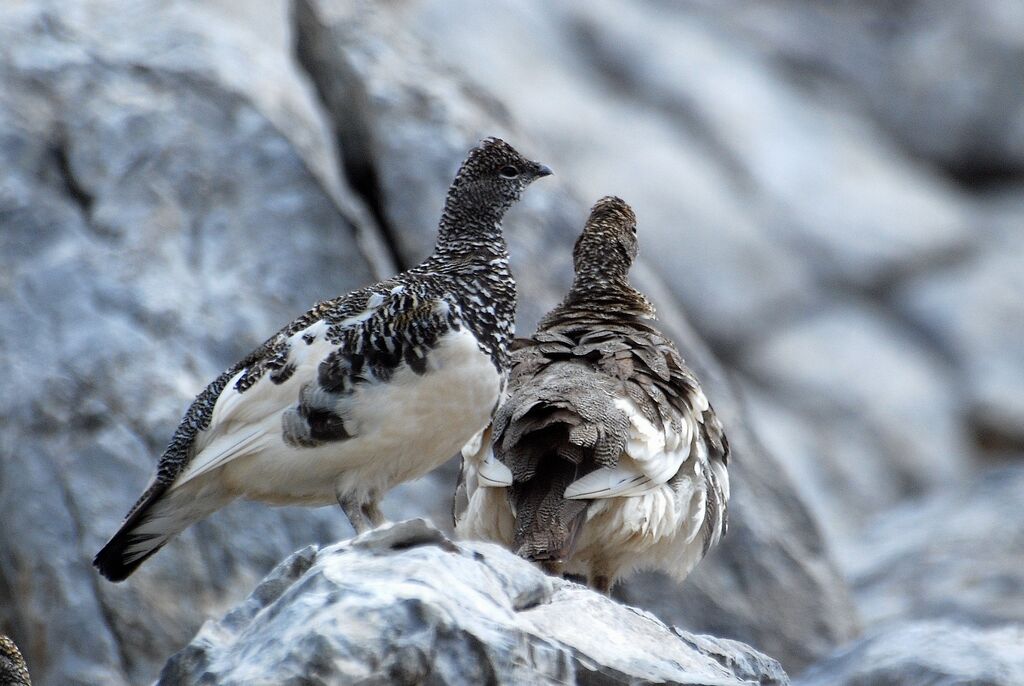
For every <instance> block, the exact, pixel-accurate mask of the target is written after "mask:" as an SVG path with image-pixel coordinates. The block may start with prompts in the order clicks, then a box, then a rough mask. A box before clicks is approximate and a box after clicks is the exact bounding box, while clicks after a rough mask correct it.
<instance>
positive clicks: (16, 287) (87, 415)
mask: <svg viewBox="0 0 1024 686" xmlns="http://www.w3.org/2000/svg"><path fill="white" fill-rule="evenodd" d="M161 5H162V3H136V4H134V5H133V7H132V9H131V10H130V11H116V12H115V11H111V8H112V5H111V6H110V7H107V8H106V9H104V8H103V7H100V6H98V5H96V4H95V3H86V4H83V5H78V4H74V3H59V4H54V5H53V7H52V8H50V9H46V8H45V7H44V6H43V5H42V4H38V5H35V4H32V5H30V4H27V3H17V4H14V5H10V4H7V5H4V7H3V8H0V15H2V19H0V33H2V36H0V45H2V46H3V48H2V50H3V52H4V57H3V59H0V71H2V74H3V77H2V81H3V84H4V86H3V88H0V217H2V225H3V228H2V230H0V241H2V243H3V249H2V250H0V262H2V265H0V273H2V274H3V276H2V277H0V302H2V305H0V331H2V332H3V333H2V334H0V338H2V340H3V344H2V345H0V359H2V364H3V366H4V369H5V370H6V373H5V381H4V390H3V392H2V393H0V414H2V415H3V417H4V428H3V436H2V442H0V521H3V522H4V523H5V525H4V527H3V533H2V534H0V536H2V542H0V577H2V579H3V581H2V583H0V588H2V589H3V590H2V592H0V593H2V597H3V601H2V602H0V608H2V609H0V615H2V624H3V626H4V627H5V628H8V629H9V631H10V633H11V634H12V636H13V638H15V640H16V641H17V642H18V643H19V645H22V646H24V647H25V654H26V659H27V661H28V662H29V663H30V664H31V665H32V667H33V673H34V677H35V681H36V682H37V683H39V684H44V685H45V684H71V683H105V684H125V683H143V682H145V681H147V680H148V679H151V678H152V677H153V676H154V675H155V673H156V670H157V669H158V666H159V665H160V664H162V663H163V661H164V660H165V659H166V657H167V655H168V654H170V653H171V652H173V651H174V650H176V649H177V648H178V647H180V646H181V644H182V642H183V641H184V640H185V638H186V637H187V636H188V635H190V634H191V633H192V632H193V631H194V630H195V628H196V627H197V626H198V625H199V623H200V622H201V621H202V619H203V617H204V615H205V614H206V613H207V612H209V611H211V610H212V609H216V608H219V607H222V606H223V603H226V602H229V601H234V600H237V598H238V597H240V596H241V595H242V594H243V593H244V592H245V589H246V588H247V587H249V586H250V585H251V584H253V583H254V582H255V581H257V580H258V579H259V578H261V577H262V576H263V574H264V573H265V572H266V570H267V569H269V568H270V567H271V566H272V565H274V564H275V563H276V562H277V561H279V560H280V559H281V557H282V556H283V555H285V554H287V553H288V552H290V551H292V550H294V549H295V547H296V546H298V545H302V544H305V543H309V542H312V541H327V540H337V538H338V537H339V536H341V535H344V534H345V533H346V531H347V525H343V524H342V521H343V519H342V517H340V516H339V513H337V512H334V511H333V510H323V511H305V510H274V509H270V508H266V507H260V506H247V505H238V506H235V507H232V508H229V509H228V510H227V511H225V512H224V513H222V515H219V516H218V517H215V518H213V519H211V520H210V521H208V522H205V523H203V524H201V525H199V526H198V527H195V528H194V529H193V530H191V531H190V532H188V533H186V534H185V535H184V536H182V537H181V538H180V539H178V540H177V541H176V542H174V543H173V544H172V545H171V546H169V547H168V549H167V550H166V551H165V552H164V553H162V554H161V555H159V556H157V557H156V558H154V560H153V561H152V562H151V563H150V564H148V565H147V566H146V567H145V568H144V569H143V570H142V571H141V572H140V574H139V575H138V576H137V577H135V578H133V579H132V581H130V582H129V583H127V584H124V585H120V586H113V585H109V584H105V583H101V582H100V579H99V578H98V577H97V576H96V574H95V572H94V570H93V569H92V567H91V565H90V559H91V557H92V555H93V554H94V553H95V551H96V550H98V548H99V546H100V545H101V544H102V542H103V541H104V540H105V537H106V536H108V535H110V533H111V532H113V531H114V530H115V529H116V527H117V524H118V522H119V520H120V518H121V517H122V516H123V515H124V513H125V512H126V511H127V508H128V507H129V506H130V505H131V503H132V502H133V500H134V498H135V497H136V496H137V495H138V493H139V492H140V491H141V489H142V488H143V487H144V485H145V483H146V481H147V480H148V478H149V476H150V470H151V468H152V460H153V459H154V458H155V456H156V455H157V454H158V453H159V451H160V449H161V448H162V446H163V442H164V441H165V440H166V439H167V437H168V436H169V435H170V433H171V430H172V429H173V426H174V425H175V424H176V422H177V419H178V418H179V416H180V413H181V412H182V411H183V409H184V408H185V407H186V405H187V401H188V400H189V399H190V397H191V396H192V395H193V394H194V393H195V392H196V391H197V390H198V389H199V388H201V387H202V385H203V384H205V382H206V381H208V380H209V378H211V377H212V376H214V375H215V374H216V373H217V372H218V371H220V370H221V369H222V368H223V367H225V366H227V365H228V364H229V363H231V362H232V361H233V360H235V359H236V358H237V356H239V355H241V354H244V353H245V352H247V350H248V349H249V348H251V347H252V346H254V345H256V344H258V343H259V342H260V341H261V340H262V338H263V337H264V336H266V335H267V334H268V333H269V332H271V331H273V330H275V329H276V328H278V327H279V326H280V325H281V324H282V323H284V322H286V321H288V320H289V319H290V318H292V317H293V316H294V315H295V314H297V313H299V312H301V311H302V310H303V309H305V308H306V307H307V306H308V305H309V304H311V303H312V302H314V301H315V300H317V299H319V298H323V297H327V296H331V295H334V294H335V293H337V292H339V291H345V290H347V289H350V288H352V287H355V286H358V285H360V284H361V283H363V282H365V281H367V280H369V279H370V278H371V270H370V267H369V265H370V262H369V260H368V259H366V258H364V256H363V255H362V254H361V253H360V251H359V250H358V248H357V247H356V246H357V242H356V240H355V236H356V235H357V233H358V231H359V230H361V229H358V228H357V222H358V221H359V220H358V218H357V217H356V215H354V214H349V212H348V211H347V210H346V209H345V207H344V205H342V204H340V200H338V199H339V198H341V197H342V195H343V194H344V190H343V189H342V188H341V187H340V186H339V185H334V186H333V187H332V186H331V185H330V181H329V179H328V176H329V175H328V174H327V172H326V170H329V169H330V168H331V166H332V165H333V162H331V161H330V155H329V152H328V151H330V150H331V146H330V145H329V143H328V142H327V139H326V138H325V135H324V131H325V130H326V128H325V126H324V124H323V121H322V120H321V119H319V116H320V115H319V114H317V110H316V109H315V107H314V106H313V104H312V103H313V100H312V98H311V92H310V89H309V88H308V86H306V85H304V84H303V82H302V81H301V79H299V78H297V76H296V73H297V72H296V71H295V70H294V68H293V67H292V66H291V57H290V54H289V53H288V52H287V51H286V49H285V48H286V46H285V45H282V46H281V49H280V50H278V51H276V52H274V51H273V50H271V49H270V47H271V46H269V45H268V44H267V43H266V42H265V41H264V39H263V38H261V37H257V35H256V34H255V33H252V32H250V31H249V30H248V29H247V27H246V26H245V25H244V24H243V23H233V24H232V26H233V28H232V29H231V30H227V31H224V30H220V29H219V28H218V27H219V26H220V25H222V24H226V23H227V19H226V18H225V17H224V16H223V15H218V14H216V11H215V9H213V8H211V9H209V12H211V13H213V14H207V10H204V9H200V8H198V6H193V5H191V3H189V4H188V5H186V4H184V3H176V4H171V5H166V6H163V7H161ZM284 7H285V4H284V3H277V4H276V5H274V4H271V3H267V9H269V10H271V11H275V12H276V14H277V15H279V17H280V18H283V17H284ZM279 20H280V19H279ZM284 43H287V41H284ZM231 60H234V61H231ZM240 62H241V63H245V64H249V65H251V69H252V71H253V72H254V74H252V75H243V74H238V73H237V72H238V69H237V66H236V65H237V64H238V63H240ZM225 72H230V73H231V74H234V76H233V77H232V79H228V77H227V76H225V75H224V73H225ZM256 74H258V75H259V77H257V76H256ZM268 100H270V101H273V103H274V107H277V108H283V109H284V110H287V112H288V113H289V116H287V117H280V116H279V114H280V112H275V110H274V107H272V106H270V105H268V104H267V102H266V101H268ZM302 140H306V141H308V142H309V145H308V146H307V147H308V148H309V151H308V152H309V155H308V156H307V155H306V154H305V153H301V152H300V150H301V146H300V145H299V143H297V142H296V141H302ZM317 168H320V169H322V170H325V171H324V173H323V174H316V173H314V170H316V169H317ZM336 175H337V173H336V171H335V176H336ZM318 176H320V177H321V178H318ZM353 202H354V201H353ZM283 246H287V249H282V247H283Z"/></svg>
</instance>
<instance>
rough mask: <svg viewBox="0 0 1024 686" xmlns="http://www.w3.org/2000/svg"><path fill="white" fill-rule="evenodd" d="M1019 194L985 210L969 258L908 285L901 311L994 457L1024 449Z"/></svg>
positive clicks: (1022, 206) (1014, 190)
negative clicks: (952, 373)
mask: <svg viewBox="0 0 1024 686" xmlns="http://www.w3.org/2000/svg"><path fill="white" fill-rule="evenodd" d="M1022 197H1024V194H1022V192H1021V187H1020V186H1019V185H1018V186H1014V187H1010V188H1008V189H1006V190H1005V192H1004V193H1001V194H998V195H997V196H996V197H994V198H991V199H989V200H987V201H986V202H985V203H983V205H982V206H983V208H984V209H985V212H984V213H983V214H982V220H981V221H980V222H979V224H980V225H981V226H982V227H983V228H986V229H987V230H988V234H987V235H986V237H987V238H988V240H987V241H986V244H985V246H984V248H983V249H980V250H978V251H976V253H975V254H973V255H972V256H971V257H970V259H967V260H964V261H962V262H960V263H958V264H955V265H951V266H949V267H948V268H946V269H942V270H936V271H934V272H931V273H929V274H926V275H922V276H920V277H919V278H916V279H913V280H911V281H908V282H907V283H906V284H904V285H903V287H902V288H901V289H900V290H899V292H898V293H897V295H896V301H897V303H898V306H899V308H900V310H901V312H903V313H904V314H905V316H906V317H908V318H909V319H910V320H911V321H913V322H914V323H915V324H916V326H918V327H919V328H920V330H921V331H923V332H925V333H926V334H927V335H928V336H929V337H930V338H931V339H932V340H934V341H935V342H936V345H937V347H938V348H939V349H940V350H941V351H942V353H943V354H944V355H946V356H947V357H948V358H949V360H950V361H951V362H952V364H953V367H954V369H955V370H956V371H957V372H958V374H959V388H960V393H962V394H963V396H964V399H965V409H966V414H967V421H968V424H969V426H970V427H971V428H972V429H973V432H974V434H975V435H976V437H977V439H978V440H979V442H980V443H981V444H982V445H983V446H986V447H989V448H991V449H994V450H1004V449H1010V450H1014V449H1016V450H1020V449H1022V448H1024V345H1022V344H1021V341H1022V340H1024V269H1022V268H1021V265H1024V233H1022V232H1021V227H1022V226H1024V202H1022V201H1021V198H1022Z"/></svg>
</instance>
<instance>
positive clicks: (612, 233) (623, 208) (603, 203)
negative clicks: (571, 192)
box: [572, 195, 640, 278]
mask: <svg viewBox="0 0 1024 686" xmlns="http://www.w3.org/2000/svg"><path fill="white" fill-rule="evenodd" d="M639 250H640V248H639V244H638V243H637V239H636V215H635V214H633V208H631V207H630V206H629V205H628V204H626V202H625V201H624V200H622V199H621V198H616V197H615V196H613V195H609V196H606V197H604V198H601V199H600V200H598V201H597V202H596V203H594V206H593V207H592V208H591V209H590V217H588V218H587V224H586V226H585V227H584V228H583V233H582V234H580V237H579V238H578V239H576V246H575V247H574V248H573V251H572V257H573V267H574V268H575V270H576V273H577V274H582V273H589V274H591V275H594V276H597V275H600V276H605V277H613V278H615V277H618V278H625V277H626V275H627V274H628V273H629V268H630V267H632V266H633V260H635V259H636V256H637V253H638V252H639Z"/></svg>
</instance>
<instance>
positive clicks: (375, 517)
mask: <svg viewBox="0 0 1024 686" xmlns="http://www.w3.org/2000/svg"><path fill="white" fill-rule="evenodd" d="M378 498H379V496H378V495H377V494H376V493H371V494H370V499H369V500H367V501H366V502H364V503H363V505H362V510H363V515H365V517H366V518H367V519H368V520H370V524H371V526H372V527H373V528H375V529H376V528H377V527H378V526H380V525H381V524H383V523H385V522H386V521H387V519H385V518H384V513H383V512H381V511H380V506H378V505H377V499H378Z"/></svg>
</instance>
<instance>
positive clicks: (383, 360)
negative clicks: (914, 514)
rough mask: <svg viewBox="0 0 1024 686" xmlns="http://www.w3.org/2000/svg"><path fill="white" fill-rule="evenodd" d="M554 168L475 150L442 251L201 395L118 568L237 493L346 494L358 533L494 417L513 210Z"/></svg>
mask: <svg viewBox="0 0 1024 686" xmlns="http://www.w3.org/2000/svg"><path fill="white" fill-rule="evenodd" d="M550 173H551V170H550V169H548V168H547V167H546V166H544V165H542V164H539V163H537V162H533V161H530V160H528V159H526V158H524V157H523V156H522V155H520V154H519V153H518V152H516V151H515V150H514V149H513V148H512V147H511V146H510V145H508V144H507V143H505V142H504V141H502V140H499V139H497V138H489V139H486V140H484V141H483V142H482V143H481V144H480V145H479V146H478V147H476V148H474V149H473V150H472V151H470V153H469V156H468V157H467V158H466V160H465V162H464V163H463V164H462V167H461V168H460V169H459V172H458V174H457V175H456V177H455V180H454V181H453V182H452V185H451V188H450V189H449V191H448V196H447V198H446V200H445V205H444V211H443V213H442V215H441V222H440V228H439V230H438V238H437V245H436V247H435V249H434V252H433V253H432V254H431V255H430V257H428V258H427V259H426V260H425V261H424V262H423V263H421V264H420V265H419V266H417V267H414V268H413V269H410V270H409V271H406V272H404V273H402V274H400V275H398V276H396V277H394V278H391V279H388V280H386V281H382V282H380V283H378V284H376V285H373V286H370V287H368V288H363V289H361V290H358V291H355V292H353V293H350V294H348V295H345V296H342V297H340V298H336V299H334V300H328V301H325V302H321V303H319V304H318V305H316V306H315V307H313V309H311V310H310V311H309V312H307V313H306V314H304V315H302V316H301V317H299V318H298V319H296V320H295V321H294V322H292V323H291V324H289V325H288V326H286V327H285V328H283V329H282V330H281V331H279V332H278V333H277V334H275V335H274V336H273V337H272V338H270V339H269V340H268V341H266V342H265V343H264V344H263V345H262V346H260V347H259V348H257V349H256V350H255V351H254V352H253V353H252V354H250V355H249V356H248V357H246V358H245V359H244V360H242V361H240V362H239V363H238V364H236V365H235V366H233V367H231V368H230V369H228V370H227V371H225V372H224V373H223V374H221V375H220V376H219V377H218V378H217V379H216V380H214V381H213V382H212V383H211V384H210V385H209V386H207V388H206V390H204V391H203V392H202V393H201V394H200V395H199V397H197V398H196V400H195V401H194V402H193V403H192V405H191V407H189V409H188V412H187V413H186V414H185V417H184V419H182V421H181V424H180V425H179V426H178V429H177V431H176V432H175V434H174V436H173V438H172V439H171V442H170V445H169V446H168V447H167V449H166V451H165V452H164V454H163V456H162V457H161V458H160V462H159V465H158V468H157V473H156V476H155V477H154V478H153V480H152V481H151V483H150V485H149V487H148V488H147V489H146V491H145V492H144V493H143V495H142V497H141V498H140V499H139V500H138V502H137V503H136V504H135V506H134V507H133V508H132V509H131V511H130V512H129V514H128V516H127V518H126V519H125V522H124V524H123V525H122V527H121V529H120V530H119V531H118V532H117V533H116V534H115V535H114V536H113V538H111V539H110V541H109V542H108V543H107V545H106V546H104V548H103V549H102V550H101V551H100V552H99V553H98V554H97V555H96V559H95V560H94V564H95V565H96V567H97V568H98V569H99V570H100V572H101V573H102V574H103V575H104V576H106V577H107V578H108V579H110V580H112V581H120V580H122V579H124V578H126V577H127V576H128V575H129V574H131V573H132V572H133V571H134V570H135V569H136V568H137V567H138V566H139V565H140V564H141V563H142V562H143V561H145V560H146V559H147V558H148V557H149V556H151V555H153V554H154V553H155V552H156V551H157V550H159V549H160V547H161V546H163V545H164V544H165V543H167V542H168V540H170V539H171V538H172V537H173V536H175V535H176V534H178V533H179V532H181V531H182V530H184V529H185V528H186V527H188V526H189V525H191V524H192V523H194V522H196V521H198V520H200V519H203V518H204V517H206V516H208V515H209V514H211V513H212V512H214V511H215V510H217V509H219V508H221V507H223V506H224V505H226V504H228V503H229V502H231V501H233V500H234V499H236V498H248V499H252V500H260V501H264V502H267V503H270V504H275V505H285V504H302V505H325V504H329V503H332V502H334V501H335V500H337V502H338V503H340V505H341V507H342V509H343V510H344V512H345V514H346V515H347V516H348V518H349V521H350V522H351V523H352V526H353V527H354V528H355V530H356V531H357V532H362V531H365V530H367V529H369V528H371V526H377V525H378V524H380V523H382V522H383V516H382V515H381V512H380V510H379V509H378V501H379V499H380V497H381V496H382V494H383V493H384V492H385V491H387V490H388V489H389V488H391V487H392V486H395V485H396V484H399V483H401V482H403V481H407V480H410V479H415V478H418V477H420V476H422V475H424V474H426V473H427V472H429V471H431V470H432V469H434V468H436V467H438V466H439V465H440V464H442V463H443V462H444V461H445V460H447V459H448V458H449V457H451V456H452V455H454V454H456V453H458V451H459V449H460V448H461V447H462V446H463V445H464V444H465V443H467V442H468V441H471V440H472V439H473V438H474V436H476V435H477V434H478V433H479V432H480V431H482V430H483V429H484V428H485V427H486V426H487V424H488V423H489V421H490V419H491V414H492V412H493V411H494V408H495V407H496V406H497V402H498V399H499V395H500V392H501V390H502V388H503V386H504V382H505V378H506V376H507V367H508V344H509V341H510V339H511V337H512V335H513V317H514V313H515V305H516V285H515V281H514V279H513V278H512V274H511V272H510V271H509V266H508V250H507V246H506V244H505V240H504V238H503V236H502V231H501V221H502V217H503V216H504V214H505V212H506V211H507V210H508V209H509V207H511V206H512V204H513V203H514V202H516V201H517V200H518V199H519V197H520V195H521V194H522V193H523V191H524V189H525V188H526V187H527V186H528V185H529V184H530V183H531V182H532V181H534V180H535V179H537V178H539V177H542V176H547V175H548V174H550Z"/></svg>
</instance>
